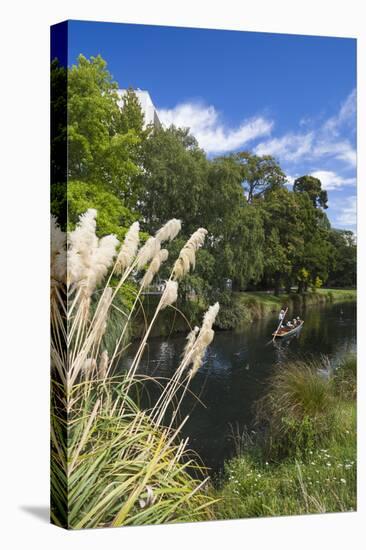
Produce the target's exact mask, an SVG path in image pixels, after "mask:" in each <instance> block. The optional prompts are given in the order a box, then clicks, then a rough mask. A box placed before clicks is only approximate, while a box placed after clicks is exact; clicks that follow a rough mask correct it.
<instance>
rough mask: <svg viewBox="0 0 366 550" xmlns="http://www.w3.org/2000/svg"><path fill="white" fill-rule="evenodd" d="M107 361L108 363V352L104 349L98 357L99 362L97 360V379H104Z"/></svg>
mask: <svg viewBox="0 0 366 550" xmlns="http://www.w3.org/2000/svg"><path fill="white" fill-rule="evenodd" d="M108 361H109V357H108V351H107V350H106V349H105V350H104V351H103V352H102V354H101V356H100V360H99V365H98V376H99V378H105V377H106V376H107V370H108Z"/></svg>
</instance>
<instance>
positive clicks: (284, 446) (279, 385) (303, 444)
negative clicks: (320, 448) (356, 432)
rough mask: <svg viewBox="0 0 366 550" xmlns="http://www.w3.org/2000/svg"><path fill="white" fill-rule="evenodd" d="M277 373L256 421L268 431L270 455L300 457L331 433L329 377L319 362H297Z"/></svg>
mask: <svg viewBox="0 0 366 550" xmlns="http://www.w3.org/2000/svg"><path fill="white" fill-rule="evenodd" d="M276 368H277V369H278V370H277V372H276V373H275V374H274V376H273V377H272V378H271V381H270V384H269V389H268V391H267V393H266V395H265V396H264V397H263V398H262V399H261V400H259V401H258V403H257V406H256V420H257V423H258V424H260V425H261V424H264V425H265V429H266V432H267V436H266V442H267V450H268V453H269V454H270V455H275V456H279V457H283V456H291V455H295V456H302V455H303V454H304V453H306V452H307V451H308V450H309V449H312V448H313V447H314V446H315V445H317V444H319V442H321V441H322V440H324V439H326V437H327V436H328V435H329V434H330V433H332V430H334V429H335V428H336V426H335V418H336V413H335V406H334V405H335V402H334V392H333V383H332V380H331V379H330V377H328V376H321V375H320V374H319V364H318V363H311V362H310V363H306V362H303V361H297V362H295V363H291V364H287V365H285V366H278V367H276Z"/></svg>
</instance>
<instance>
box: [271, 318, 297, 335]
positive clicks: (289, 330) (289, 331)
mask: <svg viewBox="0 0 366 550" xmlns="http://www.w3.org/2000/svg"><path fill="white" fill-rule="evenodd" d="M303 324H304V321H300V322H299V323H297V325H296V326H295V327H282V328H280V329H279V330H278V331H277V332H276V331H275V332H273V333H272V336H273V337H275V338H287V336H291V335H293V334H297V333H299V332H300V330H301V329H302V326H303Z"/></svg>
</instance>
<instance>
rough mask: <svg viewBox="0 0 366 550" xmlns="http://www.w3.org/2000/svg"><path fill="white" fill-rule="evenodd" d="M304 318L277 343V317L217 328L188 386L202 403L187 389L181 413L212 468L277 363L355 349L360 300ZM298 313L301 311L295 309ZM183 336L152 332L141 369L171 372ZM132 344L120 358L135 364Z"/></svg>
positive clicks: (152, 388)
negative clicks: (234, 327)
mask: <svg viewBox="0 0 366 550" xmlns="http://www.w3.org/2000/svg"><path fill="white" fill-rule="evenodd" d="M299 313H300V315H301V317H302V318H303V319H304V320H305V323H304V326H303V328H302V330H301V332H300V334H299V335H295V336H294V337H292V338H288V339H285V340H283V341H279V342H276V343H275V344H274V345H273V344H270V345H266V344H268V342H269V340H270V338H271V333H272V332H273V330H274V329H275V328H276V325H277V317H275V316H273V317H267V318H266V319H262V320H259V321H257V322H254V323H252V324H251V325H249V326H245V327H244V328H243V329H241V330H240V331H227V332H217V333H216V335H215V339H214V341H213V343H212V344H211V346H210V348H209V350H208V352H207V354H206V357H205V362H204V364H203V366H202V367H201V369H200V370H199V371H198V373H197V375H196V376H195V378H194V379H193V380H192V384H191V386H190V389H191V390H192V392H193V393H194V394H196V395H197V396H199V398H200V400H201V401H202V402H203V404H201V403H199V402H197V399H196V398H194V397H193V396H192V395H189V394H187V396H186V398H185V400H184V403H183V405H182V410H181V415H182V416H185V415H186V414H189V415H190V417H189V420H188V422H187V423H186V425H185V426H184V429H183V430H184V431H183V435H184V436H189V439H190V446H191V448H192V449H194V450H195V451H197V452H198V453H199V455H200V456H201V458H202V460H203V462H204V464H205V465H206V466H208V467H210V468H212V470H213V471H218V470H219V469H221V468H222V465H223V463H224V460H225V459H227V458H229V457H230V456H232V455H233V454H234V452H235V445H234V441H233V439H232V437H231V430H232V426H235V428H236V429H239V431H240V430H243V429H244V428H248V429H251V428H252V423H253V405H254V402H255V401H256V400H257V399H259V398H260V397H261V396H262V395H263V393H264V391H265V388H266V382H267V380H268V377H269V376H270V375H271V373H272V372H273V370H274V369H275V368H276V365H278V364H284V363H286V362H289V361H292V360H296V359H304V358H305V359H306V358H312V359H316V358H321V357H322V356H324V355H327V356H328V357H329V358H330V359H331V360H332V361H339V360H340V359H341V358H342V356H343V355H344V354H345V353H347V352H349V351H355V349H356V304H355V303H344V304H333V305H324V306H316V307H311V308H308V309H307V310H305V311H302V312H299ZM296 314H297V312H296ZM184 344H185V338H184V336H176V337H171V338H170V339H168V340H163V339H160V338H154V339H152V340H151V341H150V343H149V345H148V347H147V350H146V352H145V354H144V356H143V358H142V361H141V364H140V367H139V374H142V375H144V374H146V375H149V376H155V377H162V378H164V377H167V378H168V377H170V376H171V375H172V373H173V372H174V370H175V369H176V367H177V365H178V364H179V361H180V356H181V353H182V350H183V347H184ZM133 352H134V349H133V346H131V348H129V353H128V354H127V355H126V356H125V357H124V358H123V360H122V361H121V368H126V367H127V366H128V365H129V364H131V361H132V358H133ZM145 388H146V392H145V394H144V396H143V405H145V406H149V404H150V403H151V402H153V401H154V399H156V398H157V396H158V388H157V386H156V385H154V384H151V383H149V382H146V385H145Z"/></svg>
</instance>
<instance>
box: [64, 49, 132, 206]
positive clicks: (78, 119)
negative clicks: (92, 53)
mask: <svg viewBox="0 0 366 550" xmlns="http://www.w3.org/2000/svg"><path fill="white" fill-rule="evenodd" d="M116 90H117V84H116V83H115V82H114V81H113V80H112V76H111V74H110V73H109V72H108V70H107V64H106V62H105V61H104V60H103V59H102V58H101V57H100V56H99V55H98V56H97V57H91V58H90V59H86V58H85V57H84V56H83V55H80V56H79V57H78V63H77V65H73V66H72V67H71V69H69V73H68V171H69V177H70V178H71V179H75V180H79V181H86V182H88V183H90V182H94V183H95V182H96V183H98V184H100V185H102V184H103V185H104V186H106V187H107V188H108V190H109V191H112V192H114V193H115V194H116V195H117V196H119V197H121V198H124V199H125V200H130V199H131V196H132V195H133V192H132V189H131V184H132V181H133V177H134V176H136V175H137V174H138V173H139V170H140V169H139V167H138V164H137V161H138V152H139V147H138V146H139V144H140V137H139V136H138V134H137V133H136V131H135V129H128V130H127V131H124V127H125V126H126V125H125V124H124V123H123V121H122V117H123V114H121V110H120V107H119V105H118V100H119V98H118V94H117V92H116ZM136 198H137V197H135V200H136Z"/></svg>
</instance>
